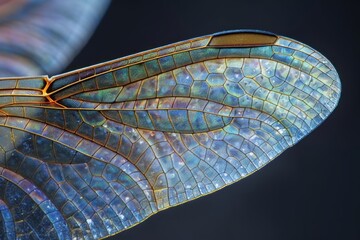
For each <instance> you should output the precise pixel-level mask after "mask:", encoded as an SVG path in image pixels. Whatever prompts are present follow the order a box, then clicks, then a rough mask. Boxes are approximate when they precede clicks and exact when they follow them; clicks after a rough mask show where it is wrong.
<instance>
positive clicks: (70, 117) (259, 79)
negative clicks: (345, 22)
mask: <svg viewBox="0 0 360 240" xmlns="http://www.w3.org/2000/svg"><path fill="white" fill-rule="evenodd" d="M2 81H3V82H5V81H6V80H5V79H4V80H2ZM17 81H25V80H20V79H18V80H17ZM8 82H9V81H8ZM35 83H37V84H38V85H36V84H35ZM8 84H11V81H10V82H9V83H8ZM41 84H42V85H41ZM23 85H31V86H32V88H31V90H33V91H34V90H36V89H37V88H38V89H40V90H42V92H41V91H39V92H40V93H39V96H35V94H31V97H33V98H35V97H37V98H36V99H33V100H32V101H29V99H26V100H24V99H23V98H20V95H21V94H20V93H21V91H25V90H24V87H21V86H23ZM35 85H36V86H35ZM15 90H16V91H15ZM19 91H20V92H19ZM15 93H17V94H18V95H16V94H15ZM6 94H7V95H6ZM0 96H1V95H0ZM21 96H22V97H29V95H27V94H23V95H21ZM5 97H7V98H5ZM339 97H340V80H339V77H338V75H337V73H336V70H335V69H334V67H333V66H332V65H331V63H330V62H329V61H328V60H327V59H326V58H325V57H324V56H322V55H321V54H320V53H318V52H317V51H315V50H313V49H311V48H310V47H308V46H306V45H304V44H302V43H299V42H297V41H295V40H292V39H289V38H286V37H281V36H278V35H274V34H271V33H265V32H258V31H234V32H225V33H220V34H214V35H209V36H204V37H200V38H195V39H191V40H188V41H184V42H180V43H176V44H172V45H169V46H165V47H162V48H158V49H154V50H150V51H147V52H143V53H140V54H136V55H133V56H130V57H126V58H121V59H117V60H114V61H110V62H107V63H103V64H99V65H95V66H91V67H88V68H85V69H80V70H77V71H73V72H70V73H66V74H62V75H58V76H54V77H52V78H50V79H47V78H46V77H44V78H41V79H40V80H39V79H36V80H35V79H32V80H31V79H30V80H28V82H26V81H25V82H24V83H22V82H21V84H20V83H19V84H15V85H14V88H13V89H12V92H10V93H9V92H8V93H6V92H4V93H3V102H5V101H8V102H9V103H10V104H7V105H4V106H3V107H2V108H1V111H2V114H3V117H2V118H1V119H2V120H1V121H0V123H1V125H0V131H1V136H2V137H1V138H0V139H1V140H0V146H1V148H0V150H1V151H0V163H1V167H2V168H1V170H0V179H2V182H3V183H2V184H5V185H4V186H6V187H4V188H1V189H10V190H11V192H14V193H18V192H20V193H23V195H24V196H28V195H29V196H30V198H29V200H27V201H29V202H31V201H32V206H33V210H32V211H35V210H34V209H36V211H38V212H41V213H42V215H41V216H42V219H48V220H46V222H47V223H48V222H49V221H50V222H51V223H52V224H48V225H45V224H44V225H42V227H44V226H46V228H47V229H52V230H54V231H53V235H52V236H57V237H58V238H59V236H60V234H63V235H64V236H67V237H69V238H74V237H75V238H76V237H77V238H80V239H82V238H86V239H92V238H94V239H98V238H103V237H106V236H109V235H112V234H115V233H117V232H120V231H123V230H124V229H126V228H129V227H131V226H133V225H135V224H137V223H139V222H142V221H143V220H145V219H146V218H148V217H149V216H151V215H153V214H154V213H156V212H159V211H161V210H164V209H166V208H169V207H172V206H176V205H178V204H181V203H184V202H187V201H190V200H193V199H196V198H198V197H200V196H203V195H206V194H209V193H212V192H214V191H216V190H219V189H221V188H223V187H225V186H227V185H229V184H231V183H234V182H236V181H238V180H240V179H242V178H244V177H246V176H249V175H250V174H252V173H253V172H255V171H257V170H259V169H260V168H262V167H263V166H265V165H266V164H267V163H269V162H270V161H271V160H273V159H274V158H275V157H276V156H278V155H279V154H281V153H282V152H283V151H285V150H286V149H287V148H289V147H291V146H293V145H294V144H296V143H297V142H298V141H299V140H301V139H302V138H303V137H304V136H306V135H307V134H309V133H310V132H311V131H312V130H313V129H314V128H316V127H317V126H318V125H319V124H320V123H321V122H322V121H324V119H325V118H327V117H328V116H329V114H330V113H331V112H332V111H333V110H334V108H335V106H336V104H337V102H338V99H339ZM21 101H23V102H21ZM22 179H24V180H22ZM20 182H26V184H32V185H31V188H30V189H32V191H35V190H36V192H37V195H35V194H31V193H32V192H30V193H28V192H29V191H28V192H26V189H25V190H24V188H22V185H21V184H20ZM28 182H29V183H28ZM10 190H7V191H3V192H0V199H2V200H1V201H2V202H0V206H2V209H5V210H3V216H4V215H5V216H8V214H7V213H8V212H16V211H18V212H22V213H23V214H27V215H25V216H23V215H15V216H9V217H8V218H9V220H8V221H6V222H9V224H8V225H4V226H5V227H4V228H5V229H6V231H5V232H6V233H9V234H13V232H14V230H13V229H14V228H15V229H18V227H14V226H18V225H17V224H19V223H18V222H17V219H21V220H24V218H25V219H33V218H34V216H33V215H32V214H30V213H29V211H28V209H25V208H24V206H23V205H21V201H20V200H17V201H15V200H13V199H11V198H10V196H8V195H7V194H9V191H10ZM24 191H25V193H24ZM20 193H18V194H20ZM26 193H28V194H26ZM23 195H21V197H19V199H24V198H25V197H23ZM37 196H41V197H38V198H40V199H41V201H40V202H44V206H46V207H47V208H49V209H51V214H50V210H49V211H47V210H46V209H45V210H44V207H42V205H41V204H39V200H38V198H36V197H37ZM31 197H32V198H31ZM24 201H25V200H24ZM45 203H46V204H45ZM0 209H1V208H0ZM0 216H1V215H0ZM39 216H40V214H39ZM53 216H56V221H55V220H54V218H53ZM44 221H45V220H44ZM24 222H25V223H27V224H29V225H31V224H32V222H31V221H30V220H29V221H22V223H24ZM64 223H66V224H65V226H66V227H59V225H61V226H64ZM31 226H32V225H31ZM31 229H36V231H37V234H40V235H41V234H43V233H42V232H41V231H40V230H39V229H38V228H36V227H32V228H31ZM47 232H50V231H47ZM16 234H19V233H16ZM26 234H32V232H31V231H30V230H29V232H26Z"/></svg>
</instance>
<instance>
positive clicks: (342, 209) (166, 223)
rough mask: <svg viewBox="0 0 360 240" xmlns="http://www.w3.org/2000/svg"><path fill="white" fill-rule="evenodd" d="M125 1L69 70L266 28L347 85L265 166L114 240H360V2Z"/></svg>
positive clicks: (108, 16)
mask: <svg viewBox="0 0 360 240" xmlns="http://www.w3.org/2000/svg"><path fill="white" fill-rule="evenodd" d="M121 2H123V1H121ZM121 2H120V1H114V2H113V3H112V5H111V6H110V9H109V11H108V12H107V14H106V15H105V17H104V19H103V21H102V22H101V24H100V26H99V28H98V29H97V31H96V32H95V34H94V36H93V38H92V39H91V40H90V42H89V43H88V44H87V46H86V47H85V48H84V49H83V51H82V52H81V53H80V55H79V56H78V57H77V58H76V59H75V60H74V61H73V63H72V65H70V66H69V68H68V70H72V69H76V68H78V67H84V66H87V65H91V64H95V63H99V62H102V61H106V60H111V59H114V58H118V57H122V56H126V55H129V54H133V53H137V52H139V51H143V50H148V49H152V48H155V47H159V46H162V45H165V44H170V43H174V42H177V41H181V40H186V39H189V38H193V37H197V36H201V35H205V34H210V33H215V32H219V31H223V30H232V29H244V28H247V29H261V30H267V31H271V32H274V33H276V34H279V35H284V36H288V37H291V38H294V39H296V40H299V41H301V42H303V43H306V44H308V45H309V46H311V47H313V48H315V49H317V50H318V51H320V52H321V53H323V54H324V55H325V56H326V57H327V58H328V59H329V60H330V61H331V62H332V63H333V64H334V66H335V67H336V69H337V70H338V72H339V75H340V77H341V80H342V84H343V93H342V97H341V100H340V103H339V106H338V108H337V109H336V110H335V111H334V113H333V114H332V115H331V116H330V117H329V118H328V119H327V120H326V121H325V122H324V123H323V124H322V125H321V126H320V127H319V128H318V129H316V130H315V131H314V132H313V133H311V134H310V135H309V136H307V137H306V138H305V139H303V140H302V141H301V142H300V143H298V144H297V145H296V146H295V147H293V148H291V149H288V150H287V151H285V152H284V153H283V154H282V155H281V156H279V157H278V158H277V159H276V160H274V161H273V162H272V163H270V164H269V165H268V166H266V167H265V168H263V169H262V170H260V171H259V172H257V173H255V174H254V175H252V176H250V177H248V178H246V179H244V180H242V181H240V182H239V183H236V184H233V185H231V186H229V187H226V188H225V189H223V190H221V191H218V192H216V193H213V194H211V195H209V196H206V197H203V198H200V199H198V200H195V201H192V202H190V203H187V204H184V205H181V206H178V207H175V208H171V209H168V210H166V211H163V212H160V213H158V214H156V215H155V216H153V217H151V218H150V219H148V220H146V221H145V222H143V223H141V224H140V225H138V226H136V227H134V228H132V229H130V230H128V231H125V232H123V233H120V234H118V235H116V236H114V237H112V238H109V239H122V240H132V239H134V240H141V239H150V240H152V239H157V240H165V239H171V240H178V239H179V240H180V239H181V240H182V239H186V240H193V239H205V240H215V239H216V240H219V239H254V240H257V239H261V240H262V239H267V240H275V239H276V240H282V239H347V240H349V239H360V220H359V219H360V198H359V190H360V186H359V185H360V180H359V171H360V158H359V150H360V144H359V143H360V141H359V139H358V138H359V137H360V132H359V124H360V122H359V118H358V116H359V109H360V107H359V103H360V101H359V100H360V99H359V90H360V89H359V82H360V79H359V72H360V66H359V64H360V61H359V54H360V51H359V44H360V41H359V40H360V39H359V36H358V35H357V34H358V32H355V31H357V29H358V28H359V26H358V25H356V22H357V21H356V20H357V19H358V17H359V13H358V11H357V8H356V7H354V6H351V5H347V4H345V3H343V1H339V2H337V3H331V1H304V0H302V1H269V0H263V1H239V0H237V1H235V0H234V1H229V0H218V1H195V0H193V1H184V0H182V1H156V2H154V1H132V2H131V1H128V2H127V3H121ZM79 14H81V13H79Z"/></svg>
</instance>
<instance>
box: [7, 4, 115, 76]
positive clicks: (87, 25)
mask: <svg viewBox="0 0 360 240" xmlns="http://www.w3.org/2000/svg"><path fill="white" fill-rule="evenodd" d="M109 3H110V1H109V0H102V1H96V0H87V1H71V0H62V1H54V0H40V1H39V0H31V1H23V0H12V1H2V2H1V3H0V8H1V10H0V51H1V56H0V76H7V77H8V76H10V77H11V76H34V75H39V74H54V73H58V72H59V71H60V70H62V69H63V68H64V67H66V66H67V64H69V62H70V61H71V60H72V58H73V57H74V56H75V55H76V54H77V53H78V51H79V50H80V49H81V48H82V46H83V45H84V44H85V43H86V42H87V40H88V38H89V37H90V35H91V33H92V32H93V31H94V29H95V27H96V26H97V23H98V22H99V20H100V18H101V17H102V15H103V14H104V13H105V10H106V8H107V6H108V4H109Z"/></svg>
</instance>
